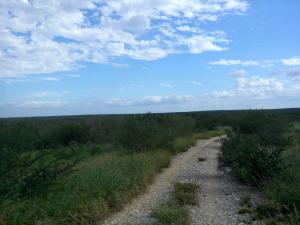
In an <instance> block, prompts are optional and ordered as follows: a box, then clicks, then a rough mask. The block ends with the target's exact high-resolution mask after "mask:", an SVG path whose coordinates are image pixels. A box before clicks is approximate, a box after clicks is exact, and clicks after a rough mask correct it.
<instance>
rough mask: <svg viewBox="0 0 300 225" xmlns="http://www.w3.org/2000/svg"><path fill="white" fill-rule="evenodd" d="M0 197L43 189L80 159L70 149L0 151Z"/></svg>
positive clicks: (13, 196)
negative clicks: (17, 152)
mask: <svg viewBox="0 0 300 225" xmlns="http://www.w3.org/2000/svg"><path fill="white" fill-rule="evenodd" d="M0 161H1V164H0V180H1V182H0V198H7V197H12V198H16V197H25V196H33V195H36V194H38V193H42V192H43V191H44V189H45V188H47V187H49V186H50V185H51V184H53V182H54V181H55V180H56V178H57V177H58V176H60V175H62V174H66V173H69V172H71V171H72V168H73V166H74V165H75V164H76V163H77V162H78V161H79V159H78V158H76V157H74V152H73V151H72V150H71V149H57V150H44V151H34V152H26V153H22V154H16V153H15V152H14V151H13V150H11V149H5V150H3V151H1V154H0Z"/></svg>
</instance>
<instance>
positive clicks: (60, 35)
mask: <svg viewBox="0 0 300 225" xmlns="http://www.w3.org/2000/svg"><path fill="white" fill-rule="evenodd" d="M248 7H249V6H248V3H247V1H245V0H217V1H215V0H214V1H206V0H185V1H178V0H155V1H154V2H153V1H150V0H139V1H136V0H109V1H104V0H73V1H59V0H54V1H37V0H32V1H17V0H11V1H4V2H3V3H1V7H0V21H1V24H0V36H1V43H0V76H1V77H20V76H24V75H27V74H34V73H51V72H57V71H69V70H75V69H78V68H80V67H82V64H81V63H82V62H94V63H110V62H113V61H114V59H115V58H117V57H121V56H123V57H129V58H133V59H138V60H155V59H159V58H163V57H166V56H167V55H169V54H174V53H178V52H190V53H201V52H204V51H221V50H224V49H226V46H225V47H224V46H222V45H224V44H226V43H227V42H226V40H225V38H224V37H220V35H217V34H214V33H213V32H205V31H200V30H199V28H198V27H199V23H198V22H197V21H203V20H206V21H214V20H217V19H218V18H219V17H220V16H223V15H227V14H242V13H244V12H246V10H247V9H248ZM163 25H164V28H163V29H161V27H163ZM184 26H185V27H184ZM177 27H181V28H178V29H177ZM178 30H181V31H190V32H178ZM115 65H117V64H115Z"/></svg>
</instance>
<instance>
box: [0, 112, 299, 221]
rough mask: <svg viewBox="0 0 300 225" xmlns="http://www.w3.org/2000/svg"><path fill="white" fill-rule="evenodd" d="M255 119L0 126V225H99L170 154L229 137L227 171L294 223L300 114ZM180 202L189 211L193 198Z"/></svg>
mask: <svg viewBox="0 0 300 225" xmlns="http://www.w3.org/2000/svg"><path fill="white" fill-rule="evenodd" d="M256 113H258V112H248V111H215V112H191V113H174V114H150V113H149V114H143V115H116V116H112V115H109V116H68V117H45V118H16V119H0V225H57V224H59V225H72V224H74V225H75V224H76V225H80V224H85V225H89V224H95V221H101V220H103V219H104V218H106V217H107V216H109V215H110V214H111V213H113V212H115V211H117V210H119V209H120V208H122V207H123V206H124V204H126V203H128V201H130V200H131V199H132V198H133V197H135V196H136V195H137V194H139V193H141V192H142V191H143V190H144V189H145V187H146V185H147V184H149V183H150V182H151V181H152V179H153V177H154V176H155V175H156V174H157V173H159V171H161V169H162V168H164V167H166V166H168V164H169V162H170V160H171V158H172V156H173V155H174V154H177V153H180V152H182V151H185V150H186V149H187V148H188V147H189V146H191V145H193V144H195V143H196V140H197V139H199V138H209V137H212V136H220V135H223V134H224V133H225V131H227V132H228V139H227V140H226V141H225V142H224V148H223V156H224V163H227V164H230V165H232V166H233V167H234V168H235V169H234V170H233V171H234V172H235V173H236V174H237V175H239V176H240V177H241V179H242V180H245V181H246V182H249V183H254V184H256V185H257V186H259V187H264V190H265V192H266V193H267V196H269V197H270V198H271V199H273V201H274V202H276V204H277V203H278V204H282V205H284V206H285V207H286V210H285V211H289V212H290V213H289V214H286V215H289V216H290V215H291V218H293V219H294V220H295V218H297V216H296V215H298V212H299V191H298V190H299V179H300V178H299V174H300V172H299V168H300V166H299V145H300V144H299V139H300V137H299V132H300V131H299V124H300V122H299V121H300V119H299V118H300V116H299V115H300V113H299V111H297V110H275V111H272V112H269V111H261V112H260V113H261V114H263V115H264V116H262V117H260V116H257V115H256ZM254 114H255V116H254ZM270 114H272V115H273V116H272V117H270V116H269V115H270ZM266 115H268V116H266ZM244 117H247V119H243V118H244ZM256 117H257V118H256ZM269 117H270V118H271V119H270V118H269ZM259 118H261V119H259ZM243 121H244V122H243ZM286 125H287V126H286ZM290 125H291V126H290ZM292 125H293V126H292ZM229 127H230V129H229ZM288 129H289V130H288ZM254 134H255V135H254ZM237 143H238V144H237ZM249 144H251V145H250V147H249ZM231 147H232V151H229V149H231ZM234 152H235V153H234ZM237 152H238V154H237ZM249 152H251V154H248V153H249ZM247 155H248V156H249V157H250V158H249V157H248V156H247ZM240 160H243V163H241V162H242V161H240ZM234 162H236V163H237V164H234ZM249 162H253V163H252V164H251V163H249ZM274 174H275V175H276V176H275V175H274ZM179 196H182V199H183V200H182V201H186V199H190V200H188V201H189V202H188V203H189V204H192V201H193V200H191V199H193V198H192V197H188V196H189V194H185V192H184V191H183V192H182V191H178V198H179ZM194 199H195V198H194ZM175 203H176V204H177V205H179V206H181V205H180V203H178V200H176V201H175ZM175 203H172V204H175ZM170 204H171V203H170ZM172 204H171V205H172ZM171 208H172V207H171ZM175 208H176V207H175ZM172 209H173V208H172ZM180 210H182V211H181V212H182V213H183V214H184V211H185V209H184V208H183V209H180ZM166 214H168V211H167V212H166ZM178 214H179V215H180V213H178ZM176 215H177V214H176ZM292 215H294V216H292ZM298 217H299V216H298ZM178 221H180V219H178ZM184 221H188V219H187V220H184ZM181 224H184V223H181Z"/></svg>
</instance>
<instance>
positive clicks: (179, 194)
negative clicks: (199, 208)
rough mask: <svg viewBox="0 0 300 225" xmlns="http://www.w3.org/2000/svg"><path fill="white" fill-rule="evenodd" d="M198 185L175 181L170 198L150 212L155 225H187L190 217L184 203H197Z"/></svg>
mask: <svg viewBox="0 0 300 225" xmlns="http://www.w3.org/2000/svg"><path fill="white" fill-rule="evenodd" d="M198 189H199V186H198V185H196V184H191V183H176V184H174V191H173V193H172V196H171V198H170V199H169V200H168V201H167V202H166V203H164V204H163V205H161V206H160V207H158V208H156V209H154V210H153V212H152V217H153V218H155V219H156V224H157V225H189V224H190V223H191V218H190V216H189V212H188V210H187V208H186V207H185V206H186V205H196V204H197V196H196V195H197V191H198Z"/></svg>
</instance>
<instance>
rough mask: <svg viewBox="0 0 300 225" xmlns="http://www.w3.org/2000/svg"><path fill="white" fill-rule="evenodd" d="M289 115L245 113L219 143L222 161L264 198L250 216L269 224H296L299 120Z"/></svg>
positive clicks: (298, 209)
mask: <svg viewBox="0 0 300 225" xmlns="http://www.w3.org/2000/svg"><path fill="white" fill-rule="evenodd" d="M292 118H293V119H291V118H288V117H285V116H283V115H277V114H273V113H262V112H249V113H248V114H246V115H244V116H242V117H241V118H240V120H239V121H237V122H236V123H235V124H234V125H233V126H232V130H231V131H230V132H228V136H227V138H226V139H224V141H223V145H222V162H223V164H225V165H229V166H230V167H231V168H232V170H233V173H234V174H235V175H236V176H237V177H238V178H239V179H240V180H241V181H242V182H245V183H247V184H251V185H254V186H256V187H257V188H258V189H260V190H262V191H263V192H264V193H265V195H266V197H267V198H268V202H266V203H263V204H262V205H260V206H257V208H256V209H255V210H254V211H253V214H254V216H255V217H257V218H258V219H266V221H269V223H271V222H272V224H299V223H300V217H299V212H300V131H299V121H300V120H299V117H296V118H295V117H292ZM270 218H272V219H270Z"/></svg>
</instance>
